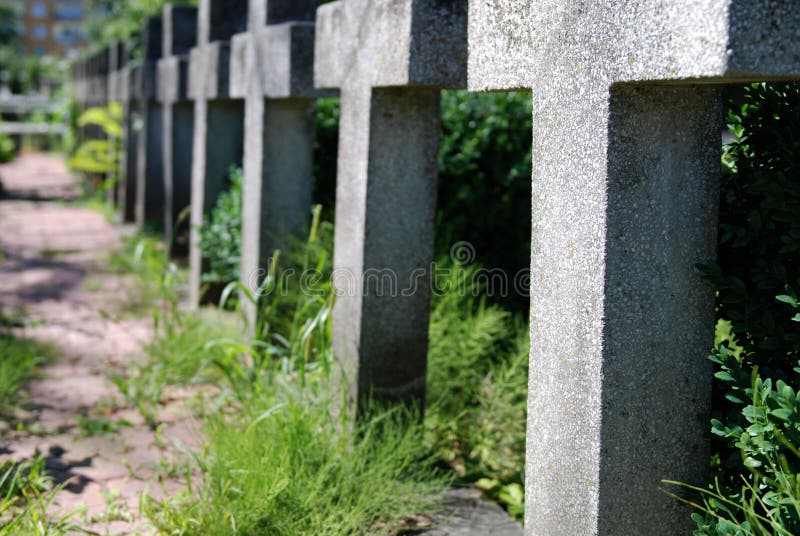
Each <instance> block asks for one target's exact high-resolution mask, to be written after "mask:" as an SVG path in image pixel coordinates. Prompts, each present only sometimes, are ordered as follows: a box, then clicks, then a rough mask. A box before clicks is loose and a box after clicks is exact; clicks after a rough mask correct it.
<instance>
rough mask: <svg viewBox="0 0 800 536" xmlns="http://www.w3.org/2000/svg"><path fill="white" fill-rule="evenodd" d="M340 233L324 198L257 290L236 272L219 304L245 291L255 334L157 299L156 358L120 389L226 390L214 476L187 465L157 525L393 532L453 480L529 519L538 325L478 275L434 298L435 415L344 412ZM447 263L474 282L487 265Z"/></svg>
mask: <svg viewBox="0 0 800 536" xmlns="http://www.w3.org/2000/svg"><path fill="white" fill-rule="evenodd" d="M332 241H333V226H332V225H331V224H329V223H326V222H323V221H321V210H320V209H319V207H317V208H316V209H315V211H314V218H313V222H312V226H311V229H310V232H309V236H308V239H307V241H306V242H304V243H302V244H297V245H296V246H295V247H293V248H291V249H290V250H289V251H286V252H276V254H275V255H274V256H273V260H272V264H271V265H270V267H269V270H268V271H267V274H266V276H265V278H264V281H262V286H261V289H260V291H259V292H257V293H254V292H252V290H251V289H247V288H244V287H243V286H242V285H240V284H238V283H233V284H231V285H229V286H228V288H226V289H225V291H224V292H223V294H222V300H221V301H222V302H223V303H222V304H221V305H224V302H225V300H226V299H228V298H229V297H231V296H233V295H239V296H240V297H241V299H243V300H245V301H248V300H249V301H250V302H252V303H253V304H255V305H256V307H257V309H258V312H259V314H258V317H257V318H258V320H257V325H256V326H254V329H253V330H251V331H250V333H254V336H253V337H249V338H248V337H246V336H244V331H243V330H241V329H240V330H239V331H238V333H237V332H236V331H235V330H233V331H229V332H228V333H227V334H226V335H224V336H220V330H219V328H220V323H219V322H215V321H214V320H213V318H214V317H213V316H209V315H208V314H206V315H197V314H195V313H189V312H185V311H182V310H180V308H178V307H172V306H165V305H164V304H174V303H176V302H177V300H176V299H175V298H174V297H163V296H162V297H161V298H160V299H159V300H158V302H159V303H161V304H162V305H161V307H160V308H159V309H158V310H157V313H156V314H155V315H154V319H155V320H156V326H157V328H158V329H157V331H156V338H155V340H154V341H153V342H152V343H151V344H150V345H149V346H148V351H149V354H150V363H149V364H148V365H146V366H144V367H141V368H140V369H139V370H138V371H137V373H136V374H135V375H134V376H133V377H129V378H127V379H126V380H125V382H126V383H125V382H123V384H121V385H122V388H124V387H125V385H127V386H128V388H130V386H137V388H138V389H139V391H140V392H141V393H146V392H147V390H148V389H150V393H151V397H150V399H149V402H148V404H152V405H157V399H158V396H157V393H158V392H160V389H161V388H162V387H163V386H164V385H167V384H172V383H187V382H195V383H211V384H214V385H215V386H216V387H218V391H219V394H218V396H217V397H216V398H215V399H214V401H213V402H212V407H204V408H203V409H204V414H203V417H204V421H205V444H204V448H203V449H202V451H201V452H198V453H196V459H197V462H198V468H199V470H200V474H201V477H202V478H201V479H200V481H199V482H197V481H195V480H194V479H193V478H189V480H190V481H191V485H190V487H189V490H188V491H187V493H186V494H185V495H184V496H182V497H180V498H173V499H169V500H166V501H155V500H152V499H146V500H145V501H144V503H143V507H144V509H145V511H146V513H147V515H148V516H149V517H150V519H151V521H152V522H153V523H154V524H155V525H156V526H157V527H158V529H159V530H161V531H164V532H169V533H184V534H228V533H231V532H234V531H236V532H238V533H241V534H349V533H378V534H380V533H390V532H392V531H397V530H399V527H400V526H401V525H402V522H403V519H404V518H405V517H407V516H412V515H414V514H421V513H425V512H431V511H434V510H436V509H437V503H438V501H439V497H440V492H441V491H442V490H443V488H444V486H445V485H448V484H449V483H452V482H453V481H454V479H455V481H457V482H458V483H460V485H477V486H479V487H481V488H482V489H484V490H486V492H487V493H488V494H489V495H490V496H491V497H493V498H494V499H496V500H498V501H499V502H500V503H501V504H503V505H505V506H506V507H507V508H508V509H509V511H510V512H511V513H512V514H513V515H515V516H521V514H522V502H523V501H522V474H523V465H524V464H523V459H524V437H525V393H526V384H527V354H528V343H527V326H526V325H525V322H524V321H522V320H521V319H519V318H518V317H516V316H515V315H513V314H512V313H510V312H508V311H505V310H503V309H501V308H500V307H498V306H496V305H487V304H486V302H485V300H483V299H481V298H480V297H475V295H476V294H477V295H478V296H479V295H480V292H477V293H476V292H473V290H474V289H472V288H470V287H469V286H468V285H467V286H466V289H467V291H466V292H464V293H460V294H459V293H456V292H455V291H453V292H450V293H447V294H445V295H443V296H439V297H437V298H435V300H434V303H433V308H432V315H431V327H430V335H431V343H430V351H429V382H428V391H429V396H428V403H429V405H428V408H427V409H426V413H425V419H424V420H420V419H419V418H418V417H415V416H413V415H409V414H408V413H403V411H408V410H400V409H389V410H387V409H385V408H384V409H375V410H374V411H373V412H372V413H370V415H369V417H367V418H363V419H360V420H359V421H358V422H355V421H353V420H352V416H351V415H349V414H348V413H347V412H338V413H337V412H336V411H333V410H332V408H333V407H336V408H341V407H342V400H343V399H344V393H343V391H341V390H340V389H338V388H336V387H335V386H333V385H332V381H331V373H332V369H333V368H334V367H336V366H337V364H336V362H335V360H334V359H333V356H332V353H331V314H330V313H331V309H332V306H333V292H332V289H331V286H330V273H331V270H332V266H331V259H332V256H331V251H332ZM448 268H450V269H451V272H452V274H453V275H452V277H453V278H454V279H460V280H462V282H467V281H469V280H470V279H471V278H472V276H473V275H474V271H475V270H476V269H477V268H464V267H460V266H452V267H448ZM309 271H311V272H313V273H314V274H316V276H315V277H314V278H313V280H314V282H315V284H314V285H312V287H313V288H312V289H310V290H309V288H308V287H309V285H308V284H307V283H308V280H306V285H305V288H304V289H302V290H301V285H300V281H299V274H303V273H306V274H308V273H309ZM449 288H453V289H459V288H465V285H463V284H461V285H459V284H454V285H449ZM164 291H168V292H174V291H175V287H171V286H170V285H161V286H160V290H159V292H164ZM228 318H230V317H228ZM238 326H239V327H240V325H238ZM148 383H149V385H150V387H147V384H148ZM153 386H155V387H153ZM134 398H135V397H134ZM334 414H335V415H337V417H333V416H332V415H334ZM445 468H447V470H445V471H444V472H442V471H443V470H444V469H445Z"/></svg>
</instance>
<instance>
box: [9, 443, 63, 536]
mask: <svg viewBox="0 0 800 536" xmlns="http://www.w3.org/2000/svg"><path fill="white" fill-rule="evenodd" d="M66 484H67V483H64V484H61V485H60V486H53V483H52V479H51V478H50V477H49V476H48V475H46V473H45V470H44V457H42V456H41V455H40V454H39V453H38V452H37V453H36V454H35V456H34V458H33V459H32V460H28V461H24V462H21V463H13V462H4V463H2V464H0V536H11V535H15V534H37V535H55V534H66V533H67V532H70V531H73V530H76V527H74V526H73V525H72V524H71V523H70V522H69V520H70V519H71V518H72V517H73V515H74V513H72V512H69V513H66V514H62V515H61V516H60V517H57V518H52V516H49V515H48V513H47V512H48V511H49V510H50V507H51V505H52V503H53V501H54V500H55V497H56V495H57V494H58V493H59V492H60V491H61V490H62V489H63V488H64V486H66Z"/></svg>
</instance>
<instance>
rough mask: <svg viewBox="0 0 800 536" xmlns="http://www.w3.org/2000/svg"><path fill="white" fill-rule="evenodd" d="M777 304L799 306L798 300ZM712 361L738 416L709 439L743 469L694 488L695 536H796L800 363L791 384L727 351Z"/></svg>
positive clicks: (799, 517) (799, 525)
mask: <svg viewBox="0 0 800 536" xmlns="http://www.w3.org/2000/svg"><path fill="white" fill-rule="evenodd" d="M778 301H779V302H781V303H785V304H788V305H791V306H792V307H794V308H797V307H798V306H800V304H798V301H797V299H796V298H795V297H793V296H788V295H782V296H778ZM793 320H794V321H795V322H797V321H800V314H797V315H795V316H794V317H793ZM710 359H711V360H712V361H713V362H714V363H716V364H717V365H718V367H719V371H718V372H717V373H716V374H715V376H716V378H717V380H719V382H720V386H721V387H722V388H723V389H724V391H725V397H726V399H727V400H728V401H729V402H731V403H732V404H734V405H735V406H736V407H737V408H738V410H739V413H738V414H737V415H736V417H735V418H733V419H728V420H727V421H726V422H722V421H720V420H718V419H714V420H712V432H713V433H714V434H715V435H716V436H718V437H720V438H722V440H723V441H725V442H726V443H727V444H728V446H729V447H730V448H731V449H732V450H735V451H736V452H737V453H738V455H739V461H740V463H741V469H740V470H739V471H738V474H736V475H735V477H734V478H728V479H726V480H724V481H722V482H720V479H717V481H716V482H715V484H714V485H713V486H711V487H709V488H707V489H703V488H692V489H694V490H695V491H696V492H697V493H698V494H699V496H700V498H701V502H700V503H695V506H696V508H697V510H699V512H696V513H695V514H693V516H692V518H693V519H694V521H695V522H696V524H697V530H696V531H695V533H694V534H695V536H717V535H720V534H724V535H728V534H730V535H742V536H746V535H750V534H754V535H755V534H759V535H761V534H763V535H767V534H781V535H790V534H797V533H799V532H800V479H798V472H799V471H800V395H798V392H797V390H796V387H795V388H793V387H792V385H794V386H798V385H800V381H798V380H800V361H798V362H795V366H794V368H793V370H792V372H793V377H792V381H791V383H786V382H784V381H783V380H773V379H772V378H768V377H766V376H763V375H762V374H760V373H759V369H758V366H757V365H754V364H753V362H752V355H747V356H746V355H745V354H744V353H739V354H738V355H737V353H735V352H731V351H729V349H728V347H727V346H726V345H725V344H721V345H719V346H718V347H717V348H716V350H715V351H714V353H713V354H712V355H711V356H710ZM725 476H728V477H731V476H733V475H730V474H729V475H725Z"/></svg>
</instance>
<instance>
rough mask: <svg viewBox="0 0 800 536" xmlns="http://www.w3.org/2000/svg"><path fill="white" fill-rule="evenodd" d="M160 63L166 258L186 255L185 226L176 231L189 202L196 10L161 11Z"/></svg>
mask: <svg viewBox="0 0 800 536" xmlns="http://www.w3.org/2000/svg"><path fill="white" fill-rule="evenodd" d="M162 18H163V21H164V22H163V38H164V39H163V45H162V49H163V51H162V52H163V58H162V59H160V60H159V62H158V91H157V95H156V98H157V100H158V101H159V102H160V103H161V111H162V133H161V141H162V144H161V145H162V151H163V165H164V168H163V169H164V170H163V177H164V240H165V243H166V244H167V247H168V248H169V250H170V253H171V254H173V255H178V256H185V255H186V254H187V253H188V236H186V234H187V232H188V221H187V222H186V223H185V224H184V225H183V226H182V227H181V229H177V228H176V227H177V225H178V223H179V222H178V218H179V216H180V214H181V212H182V211H183V210H184V209H186V208H187V207H188V206H189V204H190V203H191V198H192V142H193V137H194V105H193V104H192V102H191V101H190V100H189V97H188V91H187V86H188V84H189V52H190V50H191V49H192V47H194V46H195V45H196V44H197V8H195V7H192V6H175V5H172V4H167V5H166V6H164V10H163V14H162Z"/></svg>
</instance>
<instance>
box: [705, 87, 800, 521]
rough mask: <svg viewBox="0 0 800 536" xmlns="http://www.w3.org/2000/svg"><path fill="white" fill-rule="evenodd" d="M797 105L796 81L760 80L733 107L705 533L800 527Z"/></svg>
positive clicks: (714, 276)
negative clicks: (711, 473)
mask: <svg viewBox="0 0 800 536" xmlns="http://www.w3.org/2000/svg"><path fill="white" fill-rule="evenodd" d="M798 104H800V84H797V83H793V84H752V85H750V86H747V87H745V88H743V93H742V95H741V96H740V97H738V98H736V99H735V100H733V101H732V102H731V103H730V106H729V108H730V111H729V112H728V122H729V129H730V132H731V134H732V135H733V140H732V141H731V142H730V143H729V144H726V145H725V146H724V148H723V168H724V175H723V181H722V190H721V207H720V231H721V232H720V238H719V257H718V261H717V262H716V263H708V264H706V265H704V266H702V268H703V269H704V271H705V274H706V276H707V277H708V278H709V279H710V280H711V281H712V282H713V283H714V285H715V287H716V289H717V317H718V323H717V337H716V339H717V343H718V346H717V348H716V349H715V350H714V352H713V354H712V355H711V357H710V358H711V360H712V361H714V362H715V363H716V364H717V365H718V369H719V370H718V372H717V373H716V379H717V381H716V382H715V385H714V419H713V421H712V432H713V433H714V437H715V441H714V442H713V447H714V456H713V457H712V467H713V468H714V470H715V482H714V483H713V485H711V486H710V487H708V488H704V489H700V488H695V490H696V491H697V492H698V493H699V495H700V498H701V501H700V503H697V504H696V506H697V510H698V511H697V512H695V514H693V519H694V520H695V522H696V524H697V531H696V532H695V534H696V535H698V536H700V535H708V536H710V535H712V534H713V535H719V534H725V535H728V534H730V535H740V534H741V535H749V534H795V533H797V532H798V531H800V487H798V486H799V485H800V483H798V481H797V474H798V470H799V469H800V450H798V448H800V414H798V407H799V406H798V405H797V403H798V401H797V397H796V389H797V388H798V386H800V366H799V365H800V363H799V362H798V360H800V326H799V325H798V324H797V323H796V321H797V320H800V315H794V316H792V311H793V309H792V308H796V307H797V305H798V304H797V300H796V298H795V296H796V291H797V289H798V288H800V270H798V268H800V265H799V264H798V263H799V262H800V259H799V258H798V250H800V182H798V179H800V173H799V171H800V169H799V167H798V166H799V165H800V164H798V158H797V156H798V155H800V107H799V106H798ZM787 292H788V294H785V293H787ZM776 295H779V299H778V300H776V299H775V296H776ZM793 321H794V322H793ZM792 386H794V387H792Z"/></svg>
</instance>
